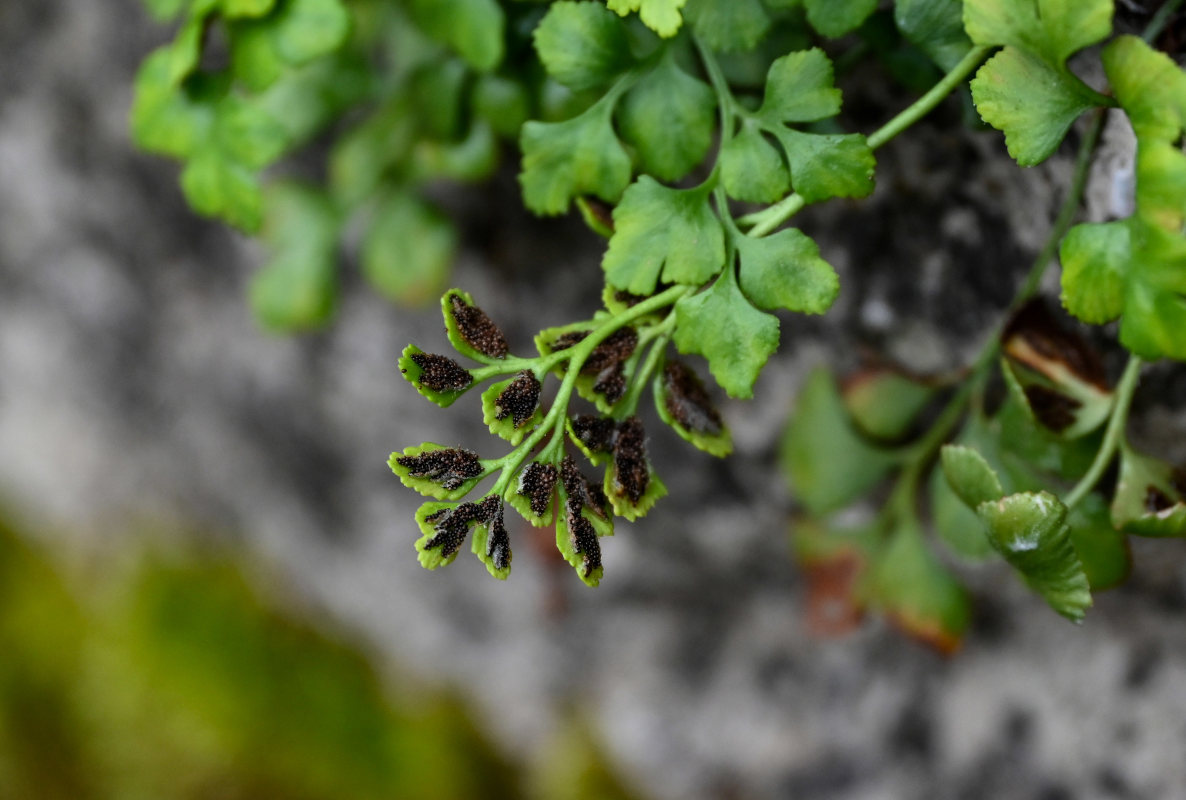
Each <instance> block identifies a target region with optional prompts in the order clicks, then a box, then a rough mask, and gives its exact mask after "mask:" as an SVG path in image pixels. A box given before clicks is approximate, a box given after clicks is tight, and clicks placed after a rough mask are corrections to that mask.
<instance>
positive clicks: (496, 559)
mask: <svg viewBox="0 0 1186 800" xmlns="http://www.w3.org/2000/svg"><path fill="white" fill-rule="evenodd" d="M486 500H494V501H495V502H496V503H497V509H496V510H495V511H494V512H493V514H492V516H491V519H490V535H489V536H488V537H487V538H486V558H488V559H490V561H491V562H492V563H493V564H494V568H495V569H500V570H501V569H506V568H507V567H509V566H510V565H511V537H510V534H508V533H507V527H506V525H505V524H503V520H502V501H500V500H499V499H498V498H496V497H488V498H486ZM483 502H485V501H483Z"/></svg>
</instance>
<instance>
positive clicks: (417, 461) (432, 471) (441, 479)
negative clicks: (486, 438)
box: [395, 447, 482, 489]
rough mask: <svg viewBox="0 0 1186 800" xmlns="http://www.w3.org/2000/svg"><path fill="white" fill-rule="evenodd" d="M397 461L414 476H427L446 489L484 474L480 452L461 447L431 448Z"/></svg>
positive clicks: (453, 487) (401, 457)
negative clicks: (425, 451) (479, 456)
mask: <svg viewBox="0 0 1186 800" xmlns="http://www.w3.org/2000/svg"><path fill="white" fill-rule="evenodd" d="M395 463H397V464H399V465H400V466H401V467H403V468H404V469H406V470H407V471H408V474H409V475H411V476H412V477H413V478H427V479H428V480H430V481H435V482H436V483H439V484H440V485H441V486H443V487H445V488H446V489H456V488H457V487H458V486H460V485H461V484H463V483H465V482H466V481H467V480H469V479H470V478H476V477H478V476H479V475H481V474H482V464H481V462H480V459H479V458H478V454H477V453H475V452H472V451H470V450H462V449H461V448H459V447H454V448H450V449H448V450H430V451H428V452H427V453H421V454H420V455H418V456H400V457H399V458H397V459H396V460H395Z"/></svg>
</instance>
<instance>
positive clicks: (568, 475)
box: [560, 455, 608, 519]
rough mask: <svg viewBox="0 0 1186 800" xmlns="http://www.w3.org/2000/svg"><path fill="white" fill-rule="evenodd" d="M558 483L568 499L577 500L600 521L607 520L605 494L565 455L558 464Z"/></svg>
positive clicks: (570, 457)
mask: <svg viewBox="0 0 1186 800" xmlns="http://www.w3.org/2000/svg"><path fill="white" fill-rule="evenodd" d="M560 481H561V483H563V484H564V491H565V492H566V493H567V494H568V496H569V498H570V499H574V498H575V499H577V500H579V501H580V503H581V505H583V506H584V507H585V508H587V509H589V510H590V511H592V512H593V513H594V514H596V515H597V516H599V517H601V518H602V519H607V516H606V515H607V513H608V512H607V509H606V503H607V501H606V498H605V492H603V491H602V490H601V487H600V486H598V485H597V484H596V483H593V482H592V481H590V480H589V479H588V478H586V477H585V474H584V473H583V472H581V470H580V469H579V468H578V467H577V462H575V461H573V460H572V456H568V455H566V456H565V457H564V460H563V461H562V462H560Z"/></svg>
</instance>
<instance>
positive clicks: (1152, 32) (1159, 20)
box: [1141, 0, 1182, 43]
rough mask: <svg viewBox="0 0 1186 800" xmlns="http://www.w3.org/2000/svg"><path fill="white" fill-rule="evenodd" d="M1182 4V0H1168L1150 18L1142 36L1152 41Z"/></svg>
mask: <svg viewBox="0 0 1186 800" xmlns="http://www.w3.org/2000/svg"><path fill="white" fill-rule="evenodd" d="M1180 5H1182V0H1168V2H1167V3H1166V4H1165V5H1163V6H1162V7H1161V8H1159V9H1157V13H1156V14H1154V15H1153V19H1151V20H1149V24H1148V25H1146V26H1145V32H1144V33H1142V34H1141V38H1142V39H1144V40H1145V41H1146V42H1150V43H1151V42H1152V41H1153V40H1154V39H1156V38H1157V37H1158V35H1159V34H1160V33H1161V31H1162V30H1163V29H1164V28H1165V26H1166V23H1168V22H1169V21H1170V17H1172V16H1173V15H1174V12H1175V11H1177V10H1178V7H1179V6H1180Z"/></svg>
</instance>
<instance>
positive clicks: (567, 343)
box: [552, 331, 590, 353]
mask: <svg viewBox="0 0 1186 800" xmlns="http://www.w3.org/2000/svg"><path fill="white" fill-rule="evenodd" d="M589 333H590V332H589V331H569V332H568V333H562V334H560V335H559V336H557V337H556V338H555V339H553V340H552V352H554V353H558V352H560V351H561V350H567V349H568V348H570V347H573V346H575V345H578V344H580V343H581V342H583V341H584V340H585V337H587V336H588V335H589Z"/></svg>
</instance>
